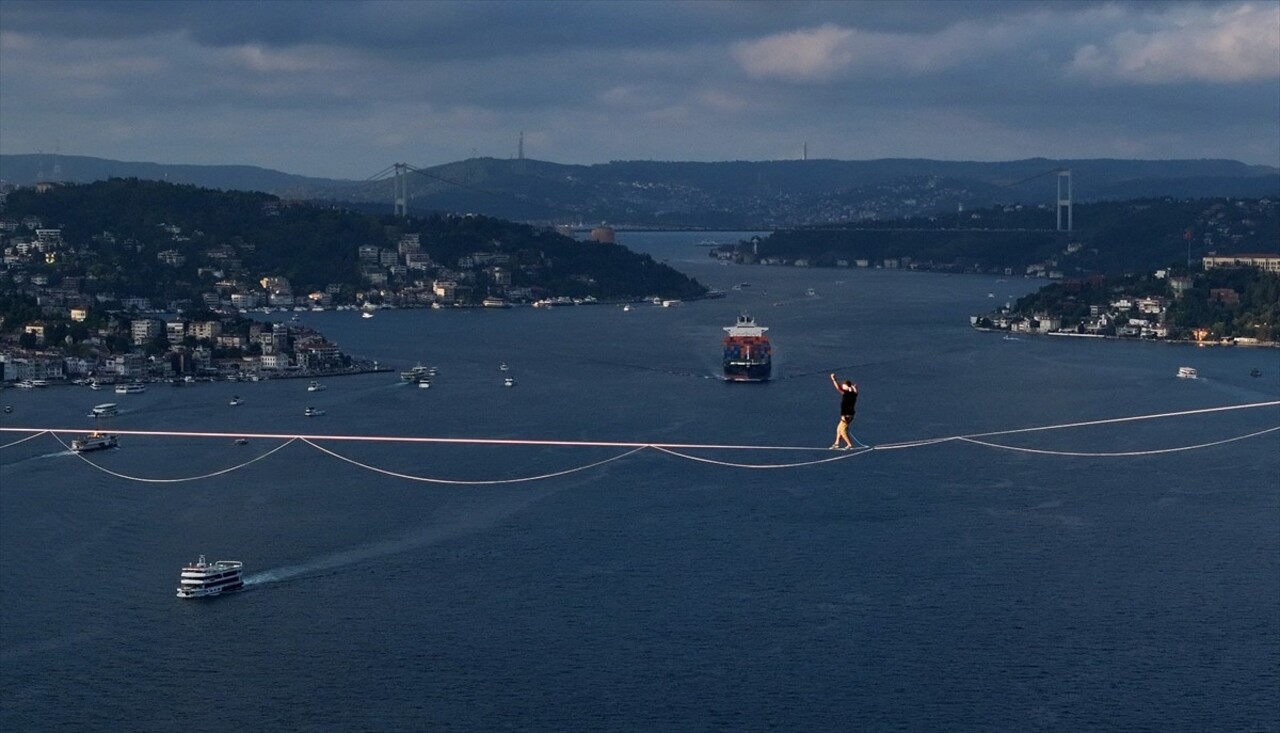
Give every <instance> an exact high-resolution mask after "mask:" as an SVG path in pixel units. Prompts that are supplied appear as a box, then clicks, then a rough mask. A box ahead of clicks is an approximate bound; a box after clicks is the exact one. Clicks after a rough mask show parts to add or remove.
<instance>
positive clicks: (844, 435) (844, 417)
mask: <svg viewBox="0 0 1280 733" xmlns="http://www.w3.org/2000/svg"><path fill="white" fill-rule="evenodd" d="M831 384H832V385H833V386H834V387H835V388H836V391H837V392H839V393H840V422H839V423H838V424H837V425H836V442H834V443H832V444H831V450H836V449H837V448H841V446H840V441H842V440H843V441H844V447H843V448H841V450H850V449H852V448H853V440H852V439H850V438H849V423H851V422H853V412H854V408H855V407H856V406H857V404H858V385H856V384H854V383H853V382H850V381H849V380H847V379H846V380H844V382H843V383H841V382H840V381H839V380H837V379H836V375H835V374H832V375H831Z"/></svg>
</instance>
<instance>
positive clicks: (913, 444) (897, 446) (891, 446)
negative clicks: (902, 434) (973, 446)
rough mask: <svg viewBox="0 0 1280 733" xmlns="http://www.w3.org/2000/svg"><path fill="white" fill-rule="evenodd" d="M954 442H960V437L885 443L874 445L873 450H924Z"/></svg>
mask: <svg viewBox="0 0 1280 733" xmlns="http://www.w3.org/2000/svg"><path fill="white" fill-rule="evenodd" d="M953 440H959V436H955V435H953V436H951V437H950V438H929V439H927V440H911V441H907V442H905V443H884V444H882V445H873V446H871V450H905V449H907V448H923V447H924V446H926V445H937V444H938V443H950V442H951V441H953Z"/></svg>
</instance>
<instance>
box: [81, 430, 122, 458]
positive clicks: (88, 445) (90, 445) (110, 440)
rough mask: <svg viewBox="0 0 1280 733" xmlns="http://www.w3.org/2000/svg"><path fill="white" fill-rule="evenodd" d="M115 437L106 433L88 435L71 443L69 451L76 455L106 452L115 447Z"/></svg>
mask: <svg viewBox="0 0 1280 733" xmlns="http://www.w3.org/2000/svg"><path fill="white" fill-rule="evenodd" d="M116 445H117V442H116V436H114V435H109V434H107V433H97V432H94V433H89V434H88V435H86V436H84V437H83V438H77V439H75V440H73V441H71V450H73V451H75V452H76V453H87V452H89V451H92V450H106V449H107V448H114V447H116Z"/></svg>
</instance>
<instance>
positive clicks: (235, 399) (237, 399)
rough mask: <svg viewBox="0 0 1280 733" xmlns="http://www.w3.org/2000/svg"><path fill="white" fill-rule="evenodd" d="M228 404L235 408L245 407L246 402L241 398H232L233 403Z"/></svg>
mask: <svg viewBox="0 0 1280 733" xmlns="http://www.w3.org/2000/svg"><path fill="white" fill-rule="evenodd" d="M227 404H229V405H231V406H232V407H235V406H237V405H243V404H244V400H242V399H240V398H239V397H232V398H231V402H229V403H227Z"/></svg>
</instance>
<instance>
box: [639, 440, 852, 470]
mask: <svg viewBox="0 0 1280 733" xmlns="http://www.w3.org/2000/svg"><path fill="white" fill-rule="evenodd" d="M650 447H651V448H653V449H654V450H657V451H661V452H662V453H666V454H667V455H672V456H675V457H676V458H683V459H685V460H686V461H697V462H698V463H710V464H711V465H713V466H725V467H727V468H765V469H767V468H800V467H801V466H816V465H818V464H819V463H832V462H834V461H843V460H845V459H846V458H853V457H854V456H861V455H865V454H867V453H870V452H871V449H870V448H868V449H866V450H860V451H855V452H844V453H843V454H842V455H838V456H832V457H830V458H820V459H818V460H816V461H801V462H800V463H769V464H761V463H733V462H730V461H717V460H714V459H711V458H703V457H701V456H691V455H689V454H688V453H680V452H678V451H674V450H671V449H670V448H663V447H662V446H657V445H654V446H650Z"/></svg>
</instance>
